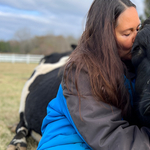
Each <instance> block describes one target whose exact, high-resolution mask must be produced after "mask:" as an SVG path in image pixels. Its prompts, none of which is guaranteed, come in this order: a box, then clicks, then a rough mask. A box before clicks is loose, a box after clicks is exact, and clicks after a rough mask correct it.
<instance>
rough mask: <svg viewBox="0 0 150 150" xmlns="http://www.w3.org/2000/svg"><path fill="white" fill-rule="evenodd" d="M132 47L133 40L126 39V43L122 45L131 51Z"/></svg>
mask: <svg viewBox="0 0 150 150" xmlns="http://www.w3.org/2000/svg"><path fill="white" fill-rule="evenodd" d="M132 45H133V42H132V40H131V38H128V39H125V40H124V42H123V43H122V46H123V47H124V48H125V49H131V48H132Z"/></svg>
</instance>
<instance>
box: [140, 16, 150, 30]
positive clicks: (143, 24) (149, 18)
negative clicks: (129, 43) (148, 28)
mask: <svg viewBox="0 0 150 150" xmlns="http://www.w3.org/2000/svg"><path fill="white" fill-rule="evenodd" d="M146 24H150V17H148V18H147V19H146V20H145V21H144V22H143V23H142V25H141V28H140V30H142V29H143V28H144V26H145V25H146Z"/></svg>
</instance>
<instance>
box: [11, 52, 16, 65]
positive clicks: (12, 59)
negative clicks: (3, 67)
mask: <svg viewBox="0 0 150 150" xmlns="http://www.w3.org/2000/svg"><path fill="white" fill-rule="evenodd" d="M11 62H12V63H15V54H12V56H11Z"/></svg>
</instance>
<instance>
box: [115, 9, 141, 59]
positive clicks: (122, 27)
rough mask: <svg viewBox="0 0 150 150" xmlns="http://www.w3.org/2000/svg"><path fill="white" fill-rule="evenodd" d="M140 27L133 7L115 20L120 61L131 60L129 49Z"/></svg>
mask: <svg viewBox="0 0 150 150" xmlns="http://www.w3.org/2000/svg"><path fill="white" fill-rule="evenodd" d="M139 27H140V20H139V16H138V13H137V11H136V9H135V8H134V7H129V8H127V9H126V10H125V11H124V12H123V13H121V14H120V16H119V17H118V19H117V24H116V28H115V34H116V39H117V42H118V45H119V47H118V52H119V56H120V58H121V59H122V60H127V59H131V48H132V45H133V42H134V40H135V37H136V35H137V32H138V30H139Z"/></svg>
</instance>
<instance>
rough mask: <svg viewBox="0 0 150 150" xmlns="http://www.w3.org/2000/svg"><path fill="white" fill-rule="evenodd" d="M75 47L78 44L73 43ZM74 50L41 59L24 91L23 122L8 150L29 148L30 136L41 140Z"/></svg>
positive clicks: (22, 104) (21, 112)
mask: <svg viewBox="0 0 150 150" xmlns="http://www.w3.org/2000/svg"><path fill="white" fill-rule="evenodd" d="M72 48H73V49H74V48H75V45H72ZM71 52H72V51H70V52H66V53H53V54H51V55H49V56H45V57H44V58H42V59H41V61H40V63H39V65H38V66H37V67H36V68H35V70H34V72H33V73H32V75H31V77H30V78H29V79H28V81H27V82H26V83H25V85H24V88H23V90H22V94H21V102H20V109H19V114H20V122H19V123H18V125H17V128H16V135H15V137H14V138H13V140H12V141H11V142H10V144H9V145H8V148H7V150H16V149H18V148H19V150H26V148H27V142H26V137H27V136H30V135H31V136H32V137H33V138H34V139H35V140H36V141H37V142H39V141H40V139H41V125H42V121H43V119H44V117H45V116H46V107H47V105H48V103H49V102H50V101H51V100H52V99H53V98H55V96H56V94H57V90H58V88H59V85H60V82H61V78H62V73H63V67H62V66H63V65H64V64H65V63H66V61H67V60H68V58H69V55H70V54H71Z"/></svg>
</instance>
